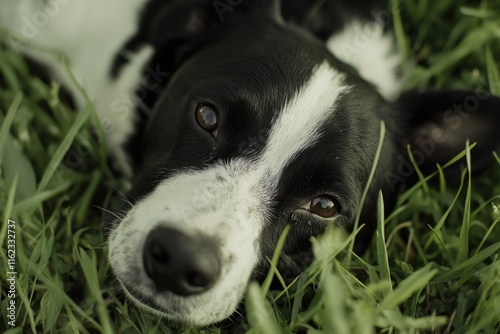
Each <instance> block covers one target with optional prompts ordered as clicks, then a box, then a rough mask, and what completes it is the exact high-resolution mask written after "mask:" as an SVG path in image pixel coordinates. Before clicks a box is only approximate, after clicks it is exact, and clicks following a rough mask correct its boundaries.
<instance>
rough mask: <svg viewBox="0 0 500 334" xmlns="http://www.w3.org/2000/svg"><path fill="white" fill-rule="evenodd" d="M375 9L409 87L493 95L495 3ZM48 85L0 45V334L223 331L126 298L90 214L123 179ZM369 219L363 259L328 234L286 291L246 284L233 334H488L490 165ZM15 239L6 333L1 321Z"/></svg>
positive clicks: (457, 0) (85, 113)
mask: <svg viewBox="0 0 500 334" xmlns="http://www.w3.org/2000/svg"><path fill="white" fill-rule="evenodd" d="M0 6H1V5H0ZM388 8H389V9H391V11H388V12H387V13H390V12H391V14H390V15H389V16H388V17H389V18H390V23H389V24H391V25H393V26H394V28H395V31H396V35H397V41H398V47H399V50H400V52H401V54H402V55H403V57H404V58H405V59H407V60H408V62H409V64H411V65H408V66H406V67H405V68H404V73H405V74H406V76H407V77H408V79H407V88H410V87H421V88H423V87H452V88H470V89H476V88H482V89H488V90H490V91H491V92H493V93H495V94H496V95H500V74H499V67H500V1H498V0H482V1H476V0H467V1H465V0H440V1H433V0H419V1H411V0H403V1H402V2H401V4H400V7H399V9H400V10H397V11H394V10H392V9H393V8H392V7H391V6H388ZM394 8H395V7H394ZM0 36H1V35H0ZM59 88H60V87H59V86H58V85H57V84H56V83H52V84H49V85H48V84H46V83H44V81H43V80H41V79H40V78H38V77H37V76H35V75H34V74H33V73H32V72H30V70H29V69H28V67H27V64H26V62H25V60H24V59H23V58H21V57H20V56H19V55H18V54H17V53H16V52H15V50H13V49H12V48H8V47H7V46H6V45H5V43H0V166H1V169H0V217H1V220H2V224H1V227H0V264H1V266H0V267H1V270H0V278H1V282H2V287H1V294H0V309H1V312H0V314H1V317H0V332H3V331H4V329H8V331H7V333H76V332H81V333H100V332H103V333H177V332H186V333H220V332H221V331H222V330H223V328H220V327H216V326H213V327H209V328H205V329H202V330H200V329H196V328H181V327H175V326H174V325H172V324H167V323H164V322H162V321H160V320H159V319H157V318H156V317H154V316H151V315H149V314H147V313H143V312H141V311H139V310H138V309H137V308H136V307H135V306H134V305H133V304H131V303H130V302H128V301H126V300H125V299H124V298H123V294H122V292H121V290H120V289H119V287H118V286H117V285H116V284H114V282H113V278H112V277H111V275H110V270H109V266H108V264H107V261H106V245H105V241H104V238H103V229H102V221H103V219H104V216H105V210H104V209H103V208H113V207H116V206H117V205H118V204H120V201H121V199H120V194H121V192H122V191H123V189H124V188H123V182H122V180H119V179H116V178H115V177H114V176H113V173H112V172H111V170H110V168H109V167H108V164H107V161H106V152H105V148H104V145H103V141H102V138H100V137H99V136H96V135H95V131H93V128H92V126H91V124H92V119H94V118H95V114H94V111H93V109H92V107H91V106H89V107H88V108H86V109H85V110H81V111H79V112H74V111H72V110H70V109H69V108H68V107H67V105H68V104H67V103H64V102H62V101H61V100H60V94H59ZM498 112H500V110H499V111H498ZM499 132H500V129H499ZM499 137H500V135H499ZM499 140H500V139H499ZM464 149H465V143H464ZM464 154H466V155H468V153H467V152H465V153H464ZM380 200H381V201H382V200H383V198H381V199H380ZM379 211H380V212H379V217H380V219H379V227H378V231H377V234H376V236H375V238H374V241H373V243H372V245H371V247H370V249H369V250H368V252H367V253H366V254H364V255H363V256H362V257H361V258H359V257H357V256H355V255H352V254H350V253H349V252H348V251H347V250H348V248H349V242H348V241H347V242H346V241H343V240H344V239H343V238H342V236H341V235H339V233H338V232H335V231H328V232H327V233H326V234H325V235H324V236H322V237H320V238H318V239H315V240H313V248H314V252H315V254H316V258H317V259H316V261H315V262H314V263H313V264H312V265H311V267H310V268H309V269H308V270H307V271H305V272H304V273H303V274H302V275H301V276H300V277H298V278H297V280H296V281H295V282H294V283H293V284H292V285H291V286H289V287H284V288H283V289H282V290H280V291H274V290H272V291H271V290H270V289H269V284H268V283H269V281H266V282H265V283H264V284H263V285H262V286H258V285H256V284H255V285H251V286H250V288H249V290H248V294H247V297H246V300H245V308H246V310H247V319H248V323H246V324H245V325H244V326H245V327H244V328H245V330H247V331H249V332H251V333H256V334H257V333H258V334H261V333H270V334H271V333H272V334H275V333H279V332H284V333H292V332H309V333H375V332H382V333H491V334H493V333H499V332H500V259H499V255H500V224H499V222H500V158H499V157H498V156H496V163H495V164H494V165H493V166H492V167H491V168H490V169H489V170H488V171H487V172H486V173H484V174H483V175H481V176H478V177H474V178H471V176H470V175H469V173H468V171H467V170H466V169H464V171H463V174H462V178H457V179H453V180H452V179H445V177H444V176H443V174H442V173H436V174H435V175H431V176H429V177H426V178H423V177H422V178H421V182H420V183H419V184H417V185H416V186H414V187H411V188H410V187H407V188H406V189H403V190H402V191H401V196H400V198H399V202H398V205H397V208H396V210H395V211H394V212H393V213H385V214H384V212H383V211H382V210H379ZM9 220H11V222H9ZM13 225H14V226H15V228H11V227H10V226H13ZM12 231H15V240H16V243H15V246H16V248H15V250H16V258H15V266H16V267H15V268H16V270H17V275H16V276H15V294H16V298H15V301H16V304H15V308H16V312H15V315H16V319H15V323H16V326H15V327H11V326H8V322H9V321H10V319H9V318H8V317H7V315H8V314H9V312H7V311H8V310H7V308H8V307H9V305H10V301H11V299H10V298H9V297H8V294H9V287H10V282H11V281H8V280H7V279H8V278H9V277H10V275H8V274H7V272H8V271H9V270H8V268H7V256H8V249H9V248H8V245H9V241H8V240H9V239H8V238H9V235H11V234H12ZM401 232H402V233H401ZM403 235H405V236H406V237H404V238H403V237H402V236H403ZM278 249H279V245H278ZM271 261H275V259H272V260H271ZM272 274H276V273H272ZM277 275H278V277H279V274H277ZM269 277H271V275H270V276H269ZM6 282H8V283H9V284H4V283H6ZM305 300H307V301H308V302H307V303H304V305H302V302H303V301H305ZM7 326H8V327H7ZM169 326H170V327H169Z"/></svg>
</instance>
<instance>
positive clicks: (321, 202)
mask: <svg viewBox="0 0 500 334" xmlns="http://www.w3.org/2000/svg"><path fill="white" fill-rule="evenodd" d="M193 2H196V1H193ZM179 3H184V1H182V2H181V1H179ZM196 3H197V2H196ZM254 6H255V7H254ZM258 6H261V7H258ZM178 7H179V8H177V7H176V6H174V5H172V6H170V7H169V8H168V10H165V11H164V12H161V11H159V14H158V15H160V16H159V17H158V18H157V19H156V20H153V23H152V24H151V25H152V27H151V30H150V31H149V32H148V33H149V35H148V36H149V37H148V38H149V39H150V41H152V43H153V44H154V45H156V46H157V48H158V50H159V51H158V52H160V53H162V54H164V55H166V54H168V53H169V51H168V50H165V48H162V46H165V45H172V43H173V41H175V44H176V45H177V47H178V48H177V49H176V50H182V53H183V54H185V55H187V56H186V59H187V60H185V61H183V62H182V64H180V65H179V66H178V68H177V69H176V70H175V72H174V73H173V75H172V77H171V78H170V80H169V82H168V85H167V87H166V88H165V89H164V91H163V92H162V95H161V97H160V98H159V99H158V101H157V103H156V104H155V107H154V112H153V114H152V115H151V117H150V121H149V125H148V127H147V130H146V136H145V139H144V142H143V144H142V150H143V152H142V157H141V165H140V168H139V170H138V172H137V175H136V178H135V181H134V187H133V189H132V191H131V193H130V199H131V200H132V204H133V206H132V207H129V208H126V212H125V214H124V216H123V219H122V220H120V221H115V222H114V223H113V226H112V229H111V233H110V236H109V258H110V262H111V266H112V268H113V271H114V273H115V274H116V276H117V278H118V279H119V280H120V282H121V283H122V285H123V286H124V289H125V291H126V292H127V293H128V294H129V296H130V297H131V298H132V299H133V300H135V301H136V302H137V303H138V304H140V305H142V306H145V307H146V308H149V309H150V310H152V311H154V312H156V313H157V314H160V315H162V316H165V317H167V318H169V319H173V320H179V321H182V322H188V323H193V324H198V325H205V324H209V323H213V322H216V321H220V320H222V319H224V318H227V317H228V316H230V315H231V314H232V313H233V312H234V311H235V310H236V308H237V306H238V304H239V303H240V301H241V299H242V297H243V294H244V292H245V289H246V286H247V284H248V282H249V281H250V280H251V279H253V278H259V277H260V275H262V274H263V273H265V271H266V268H267V267H268V265H267V263H268V262H267V260H266V258H267V257H271V255H272V253H273V250H274V246H275V244H276V241H277V240H278V238H279V236H280V234H281V232H282V231H283V229H284V228H285V226H287V225H290V226H291V229H290V232H289V236H288V239H287V242H286V245H285V247H284V250H283V254H282V256H281V261H280V264H279V266H280V267H279V269H280V270H282V271H287V272H288V273H290V274H296V273H299V272H300V270H301V269H303V268H304V266H306V265H307V264H308V262H309V261H310V260H311V252H310V245H309V239H310V237H311V236H314V235H318V234H320V233H321V232H323V231H324V229H325V228H326V226H328V225H334V226H338V227H339V228H345V229H346V230H348V231H350V230H351V229H352V225H353V220H354V217H355V215H356V212H357V210H358V209H359V207H360V199H361V195H362V192H363V189H364V187H365V186H366V182H367V180H368V176H369V173H370V170H371V168H372V164H373V161H374V157H375V153H376V149H377V143H378V141H379V135H380V127H381V122H382V121H383V122H385V124H386V126H387V130H388V131H387V135H386V137H385V139H384V146H383V150H382V153H381V156H380V162H379V164H378V168H377V170H376V173H375V177H374V182H373V184H372V186H371V187H370V191H369V194H368V197H367V200H366V203H365V205H364V207H363V210H362V218H361V224H366V226H365V227H364V228H363V229H362V231H361V232H360V234H359V235H358V242H357V245H358V249H360V250H361V249H363V248H365V247H366V245H367V244H368V243H369V239H370V237H371V234H372V231H373V226H374V225H375V221H376V218H375V215H376V203H375V202H376V197H377V193H378V191H379V190H380V189H382V191H384V195H385V197H386V198H391V197H393V196H395V194H396V189H397V186H398V185H399V183H401V182H402V181H404V179H406V178H408V177H410V176H411V175H401V172H400V171H399V169H400V168H401V165H400V164H401V163H402V162H401V161H402V159H405V158H404V157H405V155H403V152H405V147H406V144H407V143H411V144H414V143H416V145H415V147H416V148H417V149H418V148H421V149H422V150H423V155H424V157H423V159H422V161H421V165H422V166H427V165H432V164H434V163H435V162H438V161H443V159H446V158H447V157H452V156H453V154H454V153H457V152H459V151H460V150H461V149H463V147H464V144H465V140H466V138H467V137H471V139H472V140H474V139H475V138H476V139H481V140H482V141H483V139H485V140H484V141H483V145H482V146H481V147H482V149H483V150H484V152H486V153H489V154H490V156H491V151H492V150H493V149H494V148H495V146H494V144H495V143H494V141H492V140H491V138H495V137H494V136H493V137H491V135H492V133H493V131H494V127H493V126H492V122H496V125H497V126H498V124H500V116H499V114H500V113H498V112H497V113H496V114H494V113H493V109H494V107H497V108H498V107H499V106H500V102H499V99H496V98H493V97H491V96H487V97H486V96H484V95H483V96H482V97H484V98H481V99H480V97H475V95H471V93H468V92H429V93H415V92H413V93H408V94H405V95H404V96H403V97H402V98H401V99H400V100H399V101H396V102H389V101H386V100H385V99H384V98H383V97H382V96H381V95H380V94H379V93H378V91H377V89H376V87H375V86H374V84H373V83H370V82H367V81H366V80H364V79H363V78H362V77H360V75H359V74H358V72H357V71H356V69H355V68H353V67H352V66H350V65H348V64H346V63H344V62H341V61H340V60H339V59H338V58H336V57H335V56H334V55H333V54H332V53H331V52H330V51H329V50H328V49H327V48H326V47H325V45H324V43H322V42H320V41H319V40H317V39H316V38H315V37H313V36H312V35H309V34H308V33H307V32H305V31H303V30H301V29H300V28H297V27H294V26H289V25H287V24H285V23H284V22H283V20H282V19H281V17H280V15H279V14H278V10H279V8H278V6H277V5H276V3H274V2H271V1H269V2H264V1H262V2H261V3H260V4H259V1H255V2H254V5H252V6H251V7H250V5H248V7H245V4H244V3H242V4H241V8H239V7H235V8H234V12H227V15H228V16H229V15H234V16H235V18H233V19H229V18H227V20H224V22H220V21H218V20H219V18H220V17H219V16H218V13H217V12H216V11H215V12H214V13H211V14H210V13H209V12H208V11H210V10H212V11H213V10H214V8H212V7H210V8H209V9H207V8H204V9H203V10H201V9H202V7H201V5H197V4H196V5H193V7H190V8H189V9H188V8H187V7H185V5H184V4H179V5H178ZM256 7H258V9H259V10H257V8H256ZM239 10H241V12H240V13H238V11H239ZM200 13H201V14H202V15H200ZM172 15H173V16H172ZM214 15H215V20H213V19H208V18H209V17H211V16H214ZM162 16H164V17H162ZM172 17H175V20H172V19H171V18H172ZM166 18H169V19H166ZM171 25H175V27H172V26H171ZM174 31H175V32H176V33H172V32H174ZM162 32H164V33H162ZM165 36H166V37H165ZM176 52H177V51H176ZM173 53H174V52H172V53H171V54H170V55H169V56H168V57H169V59H170V61H175V59H177V58H178V55H174V54H173ZM388 75H390V74H388ZM472 94H473V93H472ZM467 98H471V99H473V100H470V101H468V100H467ZM471 101H472V102H474V103H475V101H478V102H477V105H476V104H471V103H472V102H471ZM456 103H459V104H460V103H461V105H462V106H463V108H462V113H461V114H460V113H457V112H455V111H453V107H454V104H456ZM472 107H474V108H475V110H474V111H473V112H472V111H470V110H469V109H467V108H472ZM449 110H451V112H450V111H449ZM466 122H467V123H468V122H471V124H474V127H473V128H471V127H466V126H465V123H466ZM464 129H467V131H469V129H470V132H467V133H466V131H465V130H464ZM488 131H489V132H488ZM477 134H481V137H478V136H477ZM419 145H420V146H419ZM486 153H485V154H484V155H481V157H483V156H484V157H486V156H487V154H486ZM485 159H486V158H485Z"/></svg>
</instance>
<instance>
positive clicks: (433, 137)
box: [398, 90, 500, 172]
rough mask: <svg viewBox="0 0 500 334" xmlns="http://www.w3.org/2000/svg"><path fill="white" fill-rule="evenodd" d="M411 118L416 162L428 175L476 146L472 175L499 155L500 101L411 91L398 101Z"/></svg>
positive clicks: (452, 92) (455, 92)
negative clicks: (465, 150)
mask: <svg viewBox="0 0 500 334" xmlns="http://www.w3.org/2000/svg"><path fill="white" fill-rule="evenodd" d="M398 103H399V105H400V108H402V110H403V112H404V113H405V114H406V115H408V116H409V118H408V123H409V131H408V133H407V134H406V139H407V143H408V144H410V146H411V149H412V152H413V155H414V157H415V161H416V163H417V164H419V165H420V168H421V169H422V170H423V171H425V172H431V171H434V170H436V164H437V163H439V164H441V165H442V164H444V163H446V162H448V161H449V160H450V159H452V158H454V157H455V156H456V155H458V154H459V153H460V152H461V151H463V150H464V149H465V145H466V141H467V140H469V141H470V144H473V143H476V146H475V148H474V149H473V150H472V151H471V156H472V165H473V167H472V168H473V172H479V171H481V170H482V169H484V168H486V167H487V166H488V165H489V164H490V163H491V162H492V160H493V159H494V157H493V151H497V152H499V151H500V98H499V97H495V96H493V95H491V94H490V93H482V92H478V91H464V90H429V91H423V92H420V91H416V90H414V91H409V92H407V93H405V94H403V95H402V96H401V97H400V99H399V101H398Z"/></svg>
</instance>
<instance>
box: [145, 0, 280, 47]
mask: <svg viewBox="0 0 500 334" xmlns="http://www.w3.org/2000/svg"><path fill="white" fill-rule="evenodd" d="M280 3H281V2H280V1H279V0H251V1H246V0H245V1H244V0H215V1H207V0H176V1H171V2H170V3H168V4H166V3H165V1H153V2H152V3H151V4H150V5H149V6H148V8H147V9H146V11H145V15H144V16H143V17H144V19H143V21H142V22H141V26H143V27H146V28H145V31H146V35H147V40H148V42H149V43H150V44H152V45H153V46H156V47H160V46H162V45H164V44H166V43H167V42H169V41H171V40H174V39H175V40H193V39H196V38H199V37H200V36H203V34H204V33H207V32H210V31H214V30H217V29H220V28H222V27H223V25H224V24H226V25H229V22H231V21H235V20H238V19H241V17H242V16H245V15H246V16H249V15H251V16H253V17H260V18H271V19H276V20H279V19H280V17H281V16H280V11H281V6H280Z"/></svg>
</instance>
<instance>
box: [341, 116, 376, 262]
mask: <svg viewBox="0 0 500 334" xmlns="http://www.w3.org/2000/svg"><path fill="white" fill-rule="evenodd" d="M384 139H385V123H384V122H383V121H382V122H380V136H379V142H378V145H377V151H376V152H375V157H374V160H373V164H372V169H371V171H370V175H369V176H368V180H367V181H366V186H365V189H364V191H363V195H362V196H361V200H360V203H359V207H358V211H357V213H356V218H355V220H354V227H353V231H356V230H357V229H358V226H359V220H360V219H361V211H362V208H363V205H364V204H365V201H366V196H368V191H369V190H370V186H371V184H372V181H373V176H374V175H375V170H376V169H377V166H378V161H379V159H380V154H381V153H382V147H383V144H384ZM355 240H356V238H353V239H352V241H351V244H350V245H349V250H348V252H347V256H346V261H345V263H346V265H347V267H350V265H351V262H352V253H353V252H354V243H355Z"/></svg>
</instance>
